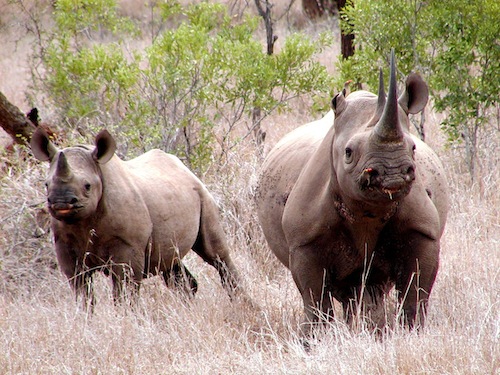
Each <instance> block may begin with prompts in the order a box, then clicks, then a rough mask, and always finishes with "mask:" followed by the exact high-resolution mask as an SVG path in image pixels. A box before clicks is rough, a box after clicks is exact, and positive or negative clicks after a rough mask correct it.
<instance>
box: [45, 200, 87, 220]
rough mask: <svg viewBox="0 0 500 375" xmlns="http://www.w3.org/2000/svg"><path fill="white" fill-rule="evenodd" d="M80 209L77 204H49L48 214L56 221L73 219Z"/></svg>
mask: <svg viewBox="0 0 500 375" xmlns="http://www.w3.org/2000/svg"><path fill="white" fill-rule="evenodd" d="M81 208H82V206H81V205H78V204H70V203H54V204H49V212H50V213H51V214H52V216H53V217H55V218H56V219H58V220H61V219H64V218H69V217H74V216H75V215H76V214H77V213H78V212H79V211H80V209H81Z"/></svg>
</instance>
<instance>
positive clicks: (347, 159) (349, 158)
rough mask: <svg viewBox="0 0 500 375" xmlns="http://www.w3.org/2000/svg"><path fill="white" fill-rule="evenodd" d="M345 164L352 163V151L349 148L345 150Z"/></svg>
mask: <svg viewBox="0 0 500 375" xmlns="http://www.w3.org/2000/svg"><path fill="white" fill-rule="evenodd" d="M345 162H346V163H350V162H352V149H351V148H350V147H346V148H345Z"/></svg>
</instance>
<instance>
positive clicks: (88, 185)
mask: <svg viewBox="0 0 500 375" xmlns="http://www.w3.org/2000/svg"><path fill="white" fill-rule="evenodd" d="M84 187H85V191H90V188H91V186H90V184H89V183H88V182H87V183H86V184H85V185H84Z"/></svg>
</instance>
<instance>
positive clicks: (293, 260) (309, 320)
mask: <svg viewBox="0 0 500 375" xmlns="http://www.w3.org/2000/svg"><path fill="white" fill-rule="evenodd" d="M311 253H312V252H311V251H310V250H303V249H297V250H295V251H292V256H291V257H290V271H291V272H292V276H293V279H294V281H295V284H296V285H297V288H298V289H299V292H300V294H301V295H302V301H303V303H304V313H305V318H304V321H303V323H302V326H301V332H302V335H303V337H304V339H305V340H306V341H304V346H305V347H306V348H307V347H308V343H307V338H308V337H310V336H311V335H312V334H313V331H314V327H315V326H316V325H317V324H318V323H320V322H326V321H328V320H331V319H332V318H333V306H332V296H331V291H330V290H328V288H327V280H328V273H327V272H328V271H327V270H326V269H325V268H324V264H322V263H321V262H320V261H317V260H316V259H315V258H314V257H311Z"/></svg>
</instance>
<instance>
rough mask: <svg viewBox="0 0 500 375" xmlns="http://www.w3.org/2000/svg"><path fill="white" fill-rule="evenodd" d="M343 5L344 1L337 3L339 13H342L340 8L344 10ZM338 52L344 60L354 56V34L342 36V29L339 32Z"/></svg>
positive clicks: (339, 0)
mask: <svg viewBox="0 0 500 375" xmlns="http://www.w3.org/2000/svg"><path fill="white" fill-rule="evenodd" d="M345 5H346V0H338V1H337V6H338V7H339V13H340V12H341V11H342V8H344V6H345ZM340 50H341V52H342V57H343V58H344V59H347V58H349V57H350V56H352V55H354V34H344V32H343V31H342V29H341V30H340Z"/></svg>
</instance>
